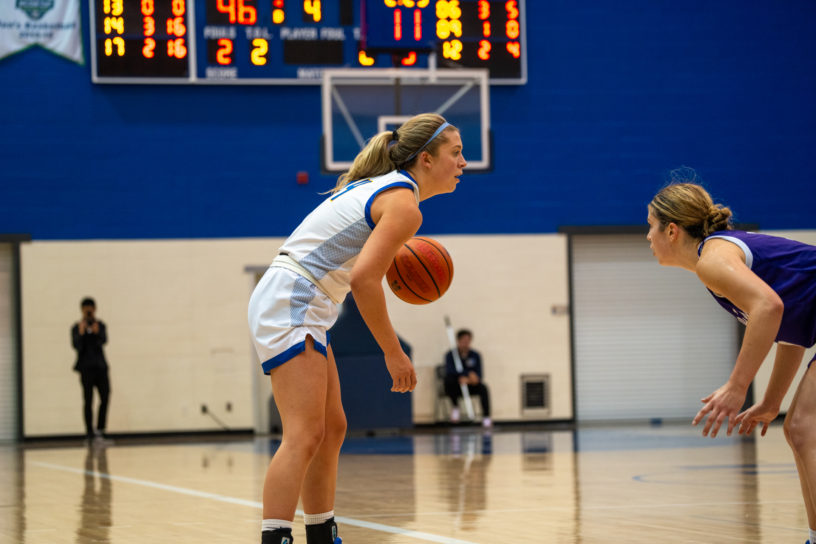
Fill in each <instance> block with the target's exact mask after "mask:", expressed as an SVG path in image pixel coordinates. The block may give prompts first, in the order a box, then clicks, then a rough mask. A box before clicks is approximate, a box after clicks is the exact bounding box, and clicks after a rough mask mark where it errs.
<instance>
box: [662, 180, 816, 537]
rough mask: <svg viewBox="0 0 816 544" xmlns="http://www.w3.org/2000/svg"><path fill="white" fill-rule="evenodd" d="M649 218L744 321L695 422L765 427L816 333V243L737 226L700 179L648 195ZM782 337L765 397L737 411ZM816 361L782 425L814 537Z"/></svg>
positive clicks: (666, 261) (678, 262)
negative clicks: (723, 373)
mask: <svg viewBox="0 0 816 544" xmlns="http://www.w3.org/2000/svg"><path fill="white" fill-rule="evenodd" d="M681 170H683V171H685V172H684V173H685V174H686V175H688V174H689V173H692V174H693V170H691V169H687V168H683V169H681ZM676 174H677V171H675V172H673V175H674V176H676ZM648 222H649V234H648V235H647V239H648V240H649V242H650V243H651V249H652V252H653V253H654V255H655V257H657V260H658V262H659V263H660V264H662V265H664V266H679V267H681V268H685V269H687V270H690V271H692V272H694V273H695V274H697V277H699V278H700V280H701V281H702V282H703V284H704V285H705V286H706V287H707V288H708V290H709V291H710V292H711V294H712V295H714V297H715V298H716V300H717V301H718V302H719V303H720V304H721V305H722V306H723V307H724V308H726V309H727V310H728V311H730V312H731V313H733V314H734V315H736V316H737V318H738V319H739V320H740V321H742V322H743V323H744V324H745V326H746V327H745V337H744V339H743V342H742V347H741V348H740V351H739V354H738V355H737V360H736V363H735V365H734V370H733V371H732V373H731V376H730V377H729V379H728V382H727V383H726V384H725V385H723V386H722V387H720V388H719V389H717V390H716V391H714V392H713V393H711V394H710V395H708V396H707V397H705V398H703V399H702V402H703V403H704V406H703V408H702V409H701V410H700V411H699V412H698V413H697V415H696V416H695V417H694V420H693V421H692V424H693V425H697V424H698V423H700V422H701V421H702V420H703V419H705V418H706V416H708V419H706V422H705V426H704V428H703V436H709V435H710V436H711V437H715V436H717V432H718V431H719V429H720V426H721V425H722V423H723V422H724V421H725V420H726V419H727V420H728V427H727V434H728V435H730V434H731V432H732V431H733V430H734V428H735V427H737V426H739V433H740V434H746V435H748V434H751V433H752V432H753V430H754V428H755V427H756V426H757V425H759V424H762V435H763V436H764V435H765V433H766V431H767V430H768V425H769V424H770V422H772V421H773V420H774V419H775V418H776V417H777V415H778V414H779V410H780V407H781V404H782V400H783V398H784V397H785V394H786V393H787V391H788V389H789V388H790V385H791V382H792V381H793V378H794V377H795V375H796V371H797V370H798V368H799V366H800V365H801V363H802V359H803V357H804V353H805V349H806V348H808V347H810V346H812V345H813V344H814V343H816V247H814V246H810V245H807V244H803V243H800V242H795V241H793V240H788V239H786V238H780V237H777V236H768V235H763V234H754V233H748V232H742V231H734V230H731V224H730V223H731V210H729V209H728V208H726V207H723V206H721V205H719V204H714V202H713V201H712V199H711V196H710V195H709V194H708V193H707V192H706V190H705V189H703V188H702V187H701V186H700V185H698V184H695V183H672V184H670V185H668V186H666V187H664V188H663V189H662V190H661V191H660V192H658V193H657V195H656V196H655V197H654V199H652V201H651V203H650V204H649V216H648ZM774 342H777V343H778V345H777V349H776V360H775V361H774V367H773V371H772V373H771V378H770V381H769V383H768V388H767V390H766V392H765V396H764V398H763V399H762V400H761V401H760V402H758V403H756V404H754V405H753V406H751V407H750V408H749V409H747V410H745V411H744V412H742V413H738V412H739V410H740V408H741V407H742V406H743V404H744V402H745V396H746V394H747V391H748V387H749V386H750V384H751V382H752V381H753V379H754V377H755V376H756V373H757V371H758V370H759V367H760V365H761V364H762V362H763V361H764V360H765V357H766V356H767V355H768V352H769V351H770V349H771V346H772V345H773V343H774ZM812 362H813V361H811V363H812ZM811 366H813V365H808V369H807V371H806V372H805V375H804V377H803V378H802V381H801V382H800V384H799V388H798V390H797V391H796V395H795V397H794V399H793V402H792V403H791V406H790V408H789V409H788V413H787V416H786V417H785V424H784V432H785V437H786V439H787V441H788V444H789V445H790V447H791V449H792V450H793V455H794V458H795V460H796V467H797V469H798V472H799V480H800V483H801V486H802V494H803V496H804V499H805V508H806V510H807V515H808V522H809V525H810V539H809V541H808V542H810V543H813V544H816V371H814V370H813V369H812V368H810V367H811Z"/></svg>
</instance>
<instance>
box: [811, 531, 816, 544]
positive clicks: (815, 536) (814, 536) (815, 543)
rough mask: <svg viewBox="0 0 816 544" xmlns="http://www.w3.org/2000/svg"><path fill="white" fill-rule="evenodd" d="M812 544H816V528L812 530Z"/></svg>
mask: <svg viewBox="0 0 816 544" xmlns="http://www.w3.org/2000/svg"><path fill="white" fill-rule="evenodd" d="M809 540H810V544H816V529H811V530H810V539H809Z"/></svg>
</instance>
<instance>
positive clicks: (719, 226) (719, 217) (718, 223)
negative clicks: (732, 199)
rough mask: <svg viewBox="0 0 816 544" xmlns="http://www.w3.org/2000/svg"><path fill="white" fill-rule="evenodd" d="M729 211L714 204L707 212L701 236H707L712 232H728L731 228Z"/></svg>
mask: <svg viewBox="0 0 816 544" xmlns="http://www.w3.org/2000/svg"><path fill="white" fill-rule="evenodd" d="M731 215H732V214H731V210H730V209H729V208H726V207H725V206H722V205H720V204H714V205H712V206H711V208H709V210H708V216H707V217H706V219H705V224H704V225H703V230H704V232H703V236H709V235H710V234H711V233H712V232H717V231H720V230H728V228H729V227H730V226H731Z"/></svg>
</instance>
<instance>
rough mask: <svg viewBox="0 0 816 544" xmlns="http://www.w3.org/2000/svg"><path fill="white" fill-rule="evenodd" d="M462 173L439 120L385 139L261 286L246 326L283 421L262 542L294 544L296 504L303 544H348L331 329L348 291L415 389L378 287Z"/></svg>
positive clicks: (406, 386)
mask: <svg viewBox="0 0 816 544" xmlns="http://www.w3.org/2000/svg"><path fill="white" fill-rule="evenodd" d="M466 164H467V163H466V161H465V158H464V156H463V155H462V139H461V137H460V135H459V131H458V129H456V128H455V127H454V126H452V125H450V124H449V123H447V122H446V121H445V119H444V118H442V117H441V116H439V115H436V114H421V115H417V116H416V117H413V118H412V119H410V120H409V121H407V122H406V123H405V124H403V125H402V126H401V127H399V128H398V129H397V130H394V131H392V132H381V133H380V134H377V135H376V136H374V137H373V138H372V139H371V140H370V141H369V142H368V144H367V145H366V147H365V148H364V149H363V150H362V151H361V152H360V154H359V155H357V157H356V158H355V160H354V163H353V164H352V166H351V169H350V170H349V171H348V172H346V173H344V174H343V175H341V176H340V178H339V180H338V182H337V186H336V187H335V188H334V190H333V191H332V194H331V196H330V197H329V198H327V199H326V200H325V201H323V203H322V204H320V205H319V206H318V207H317V208H315V210H313V211H312V212H311V213H310V214H309V215H308V216H307V217H306V218H305V219H304V220H303V222H302V223H301V224H300V226H298V227H297V229H295V231H294V232H293V233H292V235H291V236H290V237H289V238H288V239H287V240H286V242H284V244H283V246H281V248H280V250H279V251H278V255H277V257H275V259H274V260H273V262H272V265H271V266H270V268H269V269H268V270H267V272H266V273H265V274H264V276H263V278H261V281H260V282H259V283H258V285H257V287H256V288H255V291H254V292H253V294H252V297H251V299H250V303H249V325H250V329H251V331H252V334H253V337H254V343H255V348H256V350H257V352H258V356H259V358H260V360H261V363H262V366H263V370H264V373H265V374H269V375H270V376H271V381H272V389H273V391H274V397H275V402H276V404H277V407H278V410H279V411H280V415H281V421H282V422H283V440H282V442H281V445H280V447H279V448H278V450H277V452H276V453H275V455H274V457H273V458H272V461H271V462H270V464H269V468H268V469H267V472H266V478H265V480H264V490H263V524H262V533H261V535H262V544H291V543H292V541H293V539H292V532H291V529H292V522H293V519H294V517H295V509H296V507H297V503H298V498H300V500H301V501H302V505H303V511H304V521H305V523H306V543H307V544H340V542H341V539H340V538H338V537H337V525H336V524H335V522H334V494H335V487H336V480H337V461H338V457H339V455H340V446H341V445H342V443H343V438H344V437H345V432H346V418H345V414H344V412H343V406H342V404H341V400H340V382H339V379H338V374H337V368H336V365H335V360H334V355H333V354H332V349H331V345H330V344H329V338H328V336H327V331H328V329H329V328H330V327H331V326H332V325H333V324H334V322H335V320H336V319H337V313H338V308H339V305H340V303H341V302H342V301H343V300H344V298H345V296H346V294H347V293H348V292H349V291H351V292H352V294H353V295H354V299H355V302H356V303H357V307H358V308H359V310H360V314H361V315H362V316H363V319H364V320H365V322H366V325H367V326H368V328H369V329H370V330H371V333H372V335H373V336H374V338H375V340H376V341H377V343H378V344H379V346H380V348H381V349H382V350H383V353H384V355H385V364H386V367H387V368H388V372H389V373H390V375H391V378H392V380H393V385H392V387H391V391H395V392H400V393H406V392H409V391H413V389H414V387H415V386H416V373H415V372H414V368H413V365H412V364H411V361H410V360H409V359H408V356H407V355H406V354H405V353H404V352H403V351H402V348H401V347H400V343H399V340H398V339H397V335H396V333H395V332H394V328H393V326H392V325H391V321H390V319H389V317H388V313H387V310H386V304H385V294H384V293H383V288H382V279H383V276H385V272H386V270H387V269H388V267H389V265H390V263H391V260H392V259H393V258H394V255H395V254H396V252H397V250H398V249H399V248H400V247H401V246H402V244H403V243H404V242H405V241H407V240H408V239H409V238H411V237H412V236H414V234H416V232H417V230H418V229H419V226H420V225H421V223H422V214H421V213H420V211H419V203H420V202H421V201H422V200H425V199H427V198H430V197H432V196H434V195H438V194H442V193H450V192H453V191H454V190H455V188H456V184H457V183H458V181H459V179H458V178H459V176H461V175H462V169H463V168H464V167H465V166H466Z"/></svg>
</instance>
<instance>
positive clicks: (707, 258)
mask: <svg viewBox="0 0 816 544" xmlns="http://www.w3.org/2000/svg"><path fill="white" fill-rule="evenodd" d="M696 271H697V276H698V277H699V278H700V280H702V282H703V283H704V284H705V285H706V286H707V287H708V288H709V289H711V290H712V291H713V292H714V293H716V294H718V295H720V296H723V297H725V298H727V299H728V300H730V301H731V302H732V303H733V304H734V305H736V306H737V307H738V308H739V309H741V310H742V311H743V312H745V313H746V314H747V315H748V323H747V325H746V329H745V337H744V339H743V341H742V347H741V348H740V352H739V355H738V356H737V362H736V364H735V366H734V371H733V372H732V374H731V378H730V380H729V381H731V382H732V383H733V385H735V386H737V387H739V388H740V389H744V390H747V389H748V386H749V385H750V384H751V381H752V380H753V379H754V376H756V373H757V371H758V370H759V366H760V365H761V364H762V361H763V360H764V359H765V356H766V355H767V354H768V351H769V350H770V349H771V346H772V345H773V343H774V340H775V339H776V335H777V333H778V332H779V325H780V324H781V323H782V313H783V311H784V304H783V303H782V299H781V298H779V295H777V294H776V292H775V291H774V290H773V289H772V288H771V286H769V285H768V284H767V283H765V282H764V281H762V279H760V278H759V276H757V275H756V274H754V273H753V272H752V271H751V269H750V268H748V266H747V265H746V264H745V262H744V261H743V253H742V250H741V249H740V248H739V247H737V246H736V245H735V244H733V243H731V242H728V241H725V240H717V239H715V240H710V241H709V242H708V243H706V245H705V247H704V248H703V253H702V255H701V256H700V260H699V261H698V263H697V270H696Z"/></svg>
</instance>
